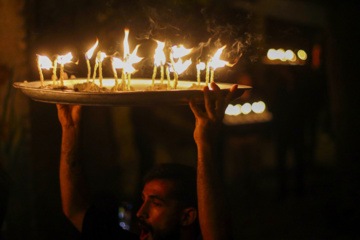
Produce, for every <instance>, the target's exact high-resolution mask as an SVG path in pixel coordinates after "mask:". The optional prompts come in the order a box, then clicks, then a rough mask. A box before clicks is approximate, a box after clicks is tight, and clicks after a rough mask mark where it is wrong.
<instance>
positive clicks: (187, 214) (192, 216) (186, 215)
mask: <svg viewBox="0 0 360 240" xmlns="http://www.w3.org/2000/svg"><path fill="white" fill-rule="evenodd" d="M197 215H198V213H197V210H196V209H195V208H192V207H189V208H186V209H184V210H183V214H182V216H181V225H182V226H183V227H187V226H190V225H191V224H192V223H193V222H195V220H196V218H197Z"/></svg>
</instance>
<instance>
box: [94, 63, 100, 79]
mask: <svg viewBox="0 0 360 240" xmlns="http://www.w3.org/2000/svg"><path fill="white" fill-rule="evenodd" d="M98 66H99V63H98V61H95V66H94V73H93V83H95V78H96V70H97V68H98Z"/></svg>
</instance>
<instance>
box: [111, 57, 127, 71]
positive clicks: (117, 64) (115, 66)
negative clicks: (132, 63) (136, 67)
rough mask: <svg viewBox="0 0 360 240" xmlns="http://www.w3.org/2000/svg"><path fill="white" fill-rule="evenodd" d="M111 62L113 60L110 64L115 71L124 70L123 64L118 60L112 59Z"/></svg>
mask: <svg viewBox="0 0 360 240" xmlns="http://www.w3.org/2000/svg"><path fill="white" fill-rule="evenodd" d="M112 60H113V62H112V64H113V67H114V68H115V69H120V68H124V65H125V64H124V62H123V61H122V60H121V59H120V58H117V57H113V58H112Z"/></svg>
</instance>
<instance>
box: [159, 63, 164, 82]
mask: <svg viewBox="0 0 360 240" xmlns="http://www.w3.org/2000/svg"><path fill="white" fill-rule="evenodd" d="M160 73H161V74H160V84H163V83H164V65H161V66H160Z"/></svg>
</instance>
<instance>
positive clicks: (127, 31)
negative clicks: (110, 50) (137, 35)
mask: <svg viewBox="0 0 360 240" xmlns="http://www.w3.org/2000/svg"><path fill="white" fill-rule="evenodd" d="M128 39H129V29H127V28H125V37H124V59H126V58H127V57H128V56H129V55H130V47H129V41H128Z"/></svg>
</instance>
